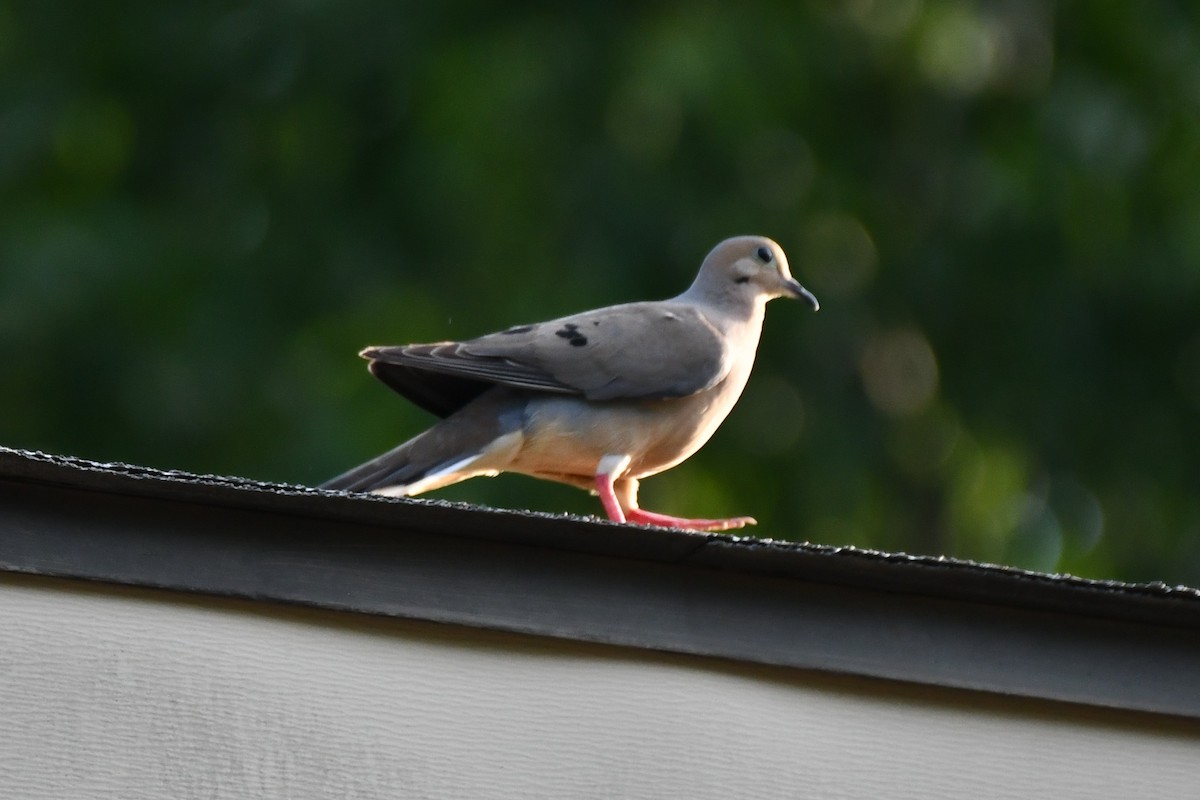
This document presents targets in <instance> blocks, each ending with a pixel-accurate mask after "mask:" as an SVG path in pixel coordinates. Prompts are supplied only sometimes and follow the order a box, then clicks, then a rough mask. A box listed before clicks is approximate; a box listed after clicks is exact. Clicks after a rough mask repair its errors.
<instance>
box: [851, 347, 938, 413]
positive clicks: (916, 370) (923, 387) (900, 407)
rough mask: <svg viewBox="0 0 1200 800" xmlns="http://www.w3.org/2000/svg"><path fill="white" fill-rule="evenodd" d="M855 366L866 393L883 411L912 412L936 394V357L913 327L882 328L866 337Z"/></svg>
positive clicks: (916, 410) (924, 405)
mask: <svg viewBox="0 0 1200 800" xmlns="http://www.w3.org/2000/svg"><path fill="white" fill-rule="evenodd" d="M859 370H860V372H861V373H862V380H863V386H864V388H865V389H866V391H867V396H868V397H869V398H870V400H871V402H872V403H873V404H874V405H875V407H876V408H878V409H879V410H880V411H882V412H884V413H885V414H890V415H893V416H904V415H907V414H913V413H916V412H918V411H921V410H922V409H924V408H925V407H926V406H928V405H929V403H930V401H932V400H933V398H934V396H935V395H936V394H937V388H938V366H937V358H936V357H935V356H934V353H933V348H932V347H930V346H929V342H928V340H926V339H925V337H924V336H923V335H922V334H921V333H920V332H919V331H916V330H913V329H909V328H901V329H897V330H892V331H886V332H883V333H877V334H875V335H874V336H872V337H871V338H870V339H868V340H867V343H866V345H865V346H864V347H863V349H862V355H861V357H860V358H859Z"/></svg>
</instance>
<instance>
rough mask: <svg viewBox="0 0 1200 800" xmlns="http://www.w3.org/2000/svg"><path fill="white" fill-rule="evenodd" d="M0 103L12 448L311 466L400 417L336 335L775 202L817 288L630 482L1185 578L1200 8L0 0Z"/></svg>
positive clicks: (172, 461) (1198, 340)
mask: <svg viewBox="0 0 1200 800" xmlns="http://www.w3.org/2000/svg"><path fill="white" fill-rule="evenodd" d="M0 97H2V98H3V102H2V103H0V362H2V363H3V369H2V370H0V443H3V444H5V445H9V446H15V447H24V448H36V449H42V450H47V451H51V452H57V453H66V454H73V455H80V456H85V457H89V458H93V459H99V460H120V461H128V462H135V463H140V464H149V465H155V466H160V467H170V468H181V469H188V470H193V471H202V472H215V473H225V474H237V475H245V476H251V477H256V478H263V479H270V480H277V481H286V482H297V483H306V484H313V483H317V482H319V481H321V480H322V479H324V478H326V477H329V476H330V475H332V474H334V473H336V472H339V471H341V470H342V469H344V468H347V467H349V466H351V465H353V464H355V463H357V462H358V461H361V460H363V459H365V458H367V457H369V456H372V455H374V454H375V453H376V452H378V451H380V450H382V449H384V448H387V447H390V446H391V445H392V444H394V443H396V442H397V441H399V440H401V439H403V438H407V437H408V436H410V435H412V434H414V433H416V432H418V431H419V430H421V429H422V428H423V427H424V426H425V425H426V424H427V423H428V422H429V419H428V417H426V416H425V415H424V414H422V413H421V412H420V411H418V410H416V409H414V408H412V407H411V406H409V405H408V404H406V403H405V402H404V401H403V400H402V399H400V398H399V397H396V396H394V395H391V394H390V393H389V392H388V390H387V389H386V388H384V387H383V386H382V385H381V384H378V383H377V382H375V381H374V380H373V379H371V378H370V376H369V375H368V374H367V372H366V371H365V369H364V365H363V363H362V362H361V361H359V359H357V358H356V357H355V353H356V351H357V350H358V349H359V348H360V347H361V346H363V345H366V344H368V343H379V344H384V343H390V344H397V343H403V342H411V341H430V340H439V339H448V338H463V337H469V336H472V335H476V334H480V333H485V332H488V331H491V330H495V329H498V328H501V327H503V326H507V325H510V324H515V323H520V322H524V321H532V320H538V319H543V318H549V317H551V316H554V315H558V314H563V313H568V312H572V311H577V310H581V309H584V308H590V307H594V306H599V305H604V304H608V303H614V302H620V301H626V300H633V299H645V298H659V297H666V296H670V295H673V294H675V293H677V292H678V291H681V290H682V289H683V288H684V287H686V285H687V284H688V282H689V281H690V280H691V278H692V276H693V274H694V271H695V269H696V267H697V265H698V264H699V261H700V259H701V258H702V257H703V255H704V254H705V253H706V252H707V250H708V249H709V248H710V247H711V246H712V245H713V244H715V243H716V242H717V241H718V240H720V239H722V238H724V237H725V236H728V235H732V234H740V233H763V234H766V235H769V236H772V237H774V238H776V239H778V240H779V241H780V242H781V243H782V244H783V246H784V247H785V249H787V250H788V252H789V253H790V255H791V261H792V267H793V271H794V273H795V274H796V275H797V277H798V278H800V279H801V280H802V281H803V282H805V283H806V284H807V285H808V286H810V287H811V288H812V289H813V290H814V292H815V293H816V294H817V295H818V297H820V299H821V301H822V306H823V308H822V311H821V312H820V313H819V314H817V315H815V316H814V315H813V314H811V313H807V312H806V310H805V309H803V308H801V307H799V306H797V305H789V304H786V303H782V302H780V303H775V304H773V305H772V307H771V309H770V313H769V314H768V319H767V326H766V331H765V335H764V341H763V344H762V346H761V348H760V351H759V360H758V366H757V368H756V372H755V376H754V378H753V379H752V380H751V384H750V387H749V388H748V390H747V392H746V394H745V396H744V397H743V400H742V403H741V404H740V405H739V407H738V408H737V409H736V410H735V412H734V414H733V415H732V416H731V417H730V419H729V420H728V422H727V423H726V425H725V426H724V427H723V428H722V429H721V431H720V432H719V433H718V434H717V436H716V437H715V438H714V439H713V441H712V442H711V443H710V444H709V446H708V447H706V448H705V449H704V450H703V451H701V453H700V454H699V455H697V456H696V457H695V458H693V459H692V460H691V461H689V462H688V463H687V464H685V465H683V466H681V467H679V468H677V469H676V470H673V471H671V472H668V473H666V474H664V475H662V476H659V477H657V478H654V479H651V480H649V481H647V482H646V484H645V486H644V488H643V499H644V502H645V503H646V505H647V506H648V507H651V508H655V509H660V510H663V511H666V512H672V513H680V514H691V515H719V514H742V513H750V514H754V515H755V516H757V517H758V519H759V521H760V527H759V528H758V529H757V530H756V531H755V533H757V534H759V535H764V536H770V537H774V538H797V539H807V540H812V541H817V542H824V543H828V544H835V545H838V544H854V545H860V546H865V547H879V548H886V549H889V550H904V551H909V552H921V553H946V554H951V555H955V556H961V557H966V558H974V559H984V560H989V561H999V562H1005V563H1011V564H1016V565H1020V566H1026V567H1031V568H1036V569H1043V570H1065V571H1070V572H1074V573H1077V574H1082V575H1088V576H1098V577H1119V578H1126V579H1138V580H1151V579H1162V580H1165V581H1168V582H1190V583H1192V584H1200V493H1198V492H1197V489H1198V488H1200V486H1198V482H1200V481H1198V479H1200V425H1198V420H1200V302H1198V301H1200V5H1197V4H1194V3H1189V2H1185V1H1183V0H1181V1H1180V2H1178V3H1170V2H1145V3H1121V2H1081V1H1078V0H1077V1H1075V2H1071V1H1070V0H1064V1H1063V2H1060V3H1058V4H1051V3H1046V2H1041V0H997V1H996V2H978V3H972V2H948V1H947V0H846V2H808V3H795V2H767V1H766V0H751V1H750V2H745V3H727V4H718V3H694V2H691V3H682V2H674V3H665V2H647V3H640V4H636V5H631V6H629V7H628V8H625V9H623V10H622V9H620V8H618V7H614V6H612V5H611V4H610V5H605V4H582V5H579V6H573V7H568V6H561V7H559V6H552V5H547V4H542V3H506V4H502V6H501V7H495V6H493V5H492V4H483V3H471V2H449V3H442V4H419V3H405V2H392V3H385V2H364V1H363V0H340V2H336V3H335V2H322V1H321V0H291V1H290V2H289V1H288V0H278V1H277V2H239V3H229V2H212V1H211V0H210V1H208V2H196V0H179V1H178V2H171V3H162V2H147V1H146V0H124V2H116V3H80V2H76V3H63V2H58V1H57V0H38V1H35V0H0ZM443 496H446V497H452V498H456V499H465V500H471V501H475V502H482V503H487V504H493V505H498V506H508V507H518V508H520V507H529V508H538V509H544V510H570V511H574V512H579V513H598V512H599V506H598V504H597V502H596V501H595V500H594V499H593V498H589V497H588V496H587V495H585V494H583V493H582V492H578V491H577V490H574V489H570V488H566V487H559V486H555V485H552V484H545V483H541V482H537V481H533V480H530V479H526V478H522V477H519V476H504V477H501V478H497V479H495V480H492V481H484V480H476V481H470V482H467V483H465V484H461V485H459V486H457V487H454V488H452V489H450V490H447V491H446V492H444V493H443Z"/></svg>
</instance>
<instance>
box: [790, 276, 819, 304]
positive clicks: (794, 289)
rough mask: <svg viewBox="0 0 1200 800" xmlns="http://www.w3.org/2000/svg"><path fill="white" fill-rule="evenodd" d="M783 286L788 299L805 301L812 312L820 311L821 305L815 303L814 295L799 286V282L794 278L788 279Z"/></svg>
mask: <svg viewBox="0 0 1200 800" xmlns="http://www.w3.org/2000/svg"><path fill="white" fill-rule="evenodd" d="M784 286H785V287H786V288H787V293H788V297H795V298H797V299H800V300H803V301H805V302H806V303H808V304H809V305H810V306H812V309H813V311H820V310H821V304H820V303H818V302H817V298H816V295H814V294H813V293H812V292H810V291H809V290H808V289H805V288H804V287H803V286H801V285H800V281H798V280H796V279H795V278H788V279H787V281H786V282H785V283H784Z"/></svg>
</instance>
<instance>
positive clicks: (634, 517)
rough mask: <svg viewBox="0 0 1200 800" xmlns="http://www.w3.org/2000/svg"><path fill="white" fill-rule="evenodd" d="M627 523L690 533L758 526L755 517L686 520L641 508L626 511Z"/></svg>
mask: <svg viewBox="0 0 1200 800" xmlns="http://www.w3.org/2000/svg"><path fill="white" fill-rule="evenodd" d="M625 521H627V522H633V523H636V524H638V525H658V526H660V527H663V528H684V529H686V530H689V531H728V530H732V529H733V528H742V527H745V526H746V525H757V524H758V522H757V521H756V520H755V519H754V517H732V518H730V519H686V518H683V517H671V516H668V515H666V514H656V513H654V512H653V511H645V510H643V509H640V508H631V509H627V510H626V511H625Z"/></svg>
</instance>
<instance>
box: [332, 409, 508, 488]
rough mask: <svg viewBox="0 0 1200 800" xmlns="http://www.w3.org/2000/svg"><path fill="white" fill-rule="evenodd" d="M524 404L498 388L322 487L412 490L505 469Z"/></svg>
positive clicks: (444, 484)
mask: <svg viewBox="0 0 1200 800" xmlns="http://www.w3.org/2000/svg"><path fill="white" fill-rule="evenodd" d="M524 407H525V403H524V400H523V399H522V398H520V397H519V396H518V395H517V394H515V393H514V392H512V391H511V390H500V389H493V390H491V391H489V392H487V393H485V394H483V395H481V396H480V397H478V398H476V399H475V400H472V401H471V402H470V403H468V404H467V405H465V406H463V407H462V408H461V409H459V410H458V411H456V412H455V413H453V414H451V415H450V416H449V417H446V418H445V419H444V420H442V421H440V422H438V423H437V424H436V425H434V426H433V427H432V428H430V429H429V430H427V431H425V432H424V433H422V434H420V435H419V436H416V437H414V438H412V439H409V440H408V441H407V442H405V443H404V444H402V445H399V446H398V447H394V448H392V449H391V450H389V451H387V452H386V453H384V454H382V455H380V456H377V457H375V458H373V459H371V460H370V461H368V462H366V463H365V464H360V465H359V466H357V467H355V468H354V469H352V470H350V471H348V472H344V473H342V474H341V475H338V476H337V477H336V478H333V479H331V480H328V481H326V482H325V483H323V484H321V488H322V489H336V490H342V491H347V492H381V493H386V494H393V495H409V494H420V493H421V492H427V491H429V490H431V489H437V488H439V487H442V486H448V485H449V484H451V483H455V482H457V481H460V480H463V479H465V478H470V477H472V476H474V475H479V474H481V473H483V472H491V473H493V474H494V473H495V472H496V471H497V470H502V469H504V465H505V464H506V463H507V459H506V457H505V454H506V453H508V451H509V450H510V449H511V448H513V447H514V446H517V445H518V443H519V440H520V435H519V429H520V427H521V425H522V417H523V411H524ZM514 434H515V436H514ZM509 457H511V454H509Z"/></svg>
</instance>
